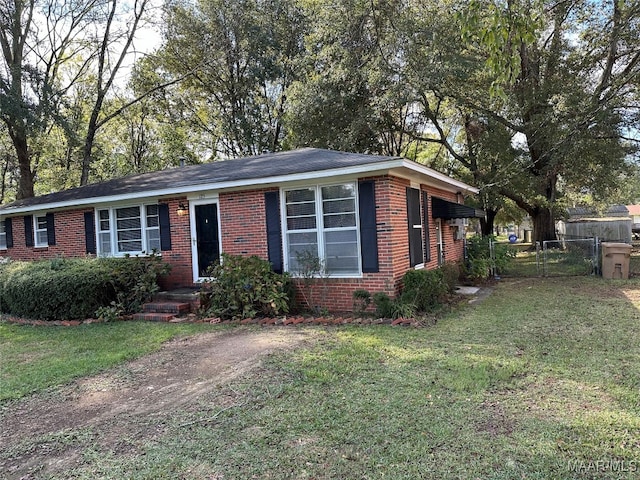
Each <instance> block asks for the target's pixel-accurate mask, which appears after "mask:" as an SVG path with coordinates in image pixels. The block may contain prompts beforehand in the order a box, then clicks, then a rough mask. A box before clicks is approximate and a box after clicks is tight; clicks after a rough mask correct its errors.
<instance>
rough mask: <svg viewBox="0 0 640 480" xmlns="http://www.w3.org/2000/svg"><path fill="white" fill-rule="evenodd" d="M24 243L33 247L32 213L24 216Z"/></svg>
mask: <svg viewBox="0 0 640 480" xmlns="http://www.w3.org/2000/svg"><path fill="white" fill-rule="evenodd" d="M24 244H25V245H26V246H27V247H33V215H25V216H24Z"/></svg>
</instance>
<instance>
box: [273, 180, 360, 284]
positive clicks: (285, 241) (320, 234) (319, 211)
mask: <svg viewBox="0 0 640 480" xmlns="http://www.w3.org/2000/svg"><path fill="white" fill-rule="evenodd" d="M337 185H351V186H352V187H353V191H354V215H355V226H353V227H338V228H331V227H327V228H325V226H324V211H323V205H322V203H323V200H322V188H323V187H331V186H337ZM304 189H312V190H314V191H315V196H314V201H315V219H316V227H315V229H306V230H295V229H294V230H289V229H288V227H287V198H286V193H287V192H290V191H294V190H304ZM359 212H360V208H359V195H358V182H357V181H355V180H348V181H334V182H328V183H320V184H314V185H309V184H304V185H296V186H291V187H286V188H281V189H280V219H281V231H282V245H283V260H284V270H285V271H287V272H290V273H291V274H292V275H294V276H296V272H291V271H290V265H289V254H288V251H289V235H288V234H289V233H302V232H309V231H312V230H313V231H315V232H316V238H317V244H318V257H319V258H320V260H321V261H322V262H323V264H325V263H326V258H327V256H326V245H325V235H324V234H325V232H332V231H342V230H355V232H356V248H357V260H358V269H357V272H352V273H334V272H327V273H326V275H327V276H329V277H331V278H362V242H361V240H360V213H359Z"/></svg>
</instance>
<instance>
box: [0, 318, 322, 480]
mask: <svg viewBox="0 0 640 480" xmlns="http://www.w3.org/2000/svg"><path fill="white" fill-rule="evenodd" d="M313 336H314V335H313V333H312V332H311V331H309V330H301V329H288V328H282V329H275V328H274V329H262V330H259V331H255V330H253V331H251V330H245V329H236V330H233V331H230V332H215V333H206V334H201V335H198V336H194V337H189V338H183V339H177V340H173V341H171V342H168V343H167V344H166V345H164V346H163V348H162V349H161V350H160V351H158V352H156V353H154V354H151V355H147V356H145V357H143V358H140V359H138V360H135V361H132V362H129V363H127V364H125V365H123V366H121V367H118V368H115V369H113V370H110V371H109V372H106V373H103V374H101V375H97V376H94V377H90V378H84V379H81V380H78V381H76V382H73V383H71V384H69V385H66V386H64V387H62V388H60V389H58V390H56V391H55V392H53V393H49V394H45V395H35V396H33V397H29V398H26V399H22V400H20V401H17V402H15V403H12V404H11V405H9V406H8V407H7V408H6V409H4V411H3V412H2V413H1V414H0V415H1V416H0V476H1V478H3V479H5V478H6V479H21V480H31V479H38V478H50V477H53V478H64V473H63V472H64V471H65V470H67V469H69V468H73V466H74V465H77V463H78V462H79V459H80V456H81V447H80V445H81V444H82V442H81V441H80V442H78V441H70V442H67V446H66V447H64V448H61V447H60V445H61V444H63V445H64V444H65V442H61V441H60V437H61V436H62V437H64V435H69V432H77V431H82V430H83V429H86V428H87V427H89V428H90V429H91V431H94V432H98V437H99V438H92V441H94V442H97V443H98V444H100V445H101V446H102V447H104V448H105V449H108V450H109V451H113V452H117V451H118V449H119V442H121V441H122V438H125V437H130V436H131V435H132V434H135V436H136V438H139V439H145V438H147V439H151V438H153V437H154V436H155V435H158V434H159V432H158V430H157V429H158V426H157V425H158V422H156V421H150V420H154V419H155V418H158V419H161V418H162V416H163V415H166V414H167V413H172V412H174V411H175V410H180V409H181V408H184V407H185V406H187V405H188V404H191V403H193V402H196V401H197V400H198V399H199V398H202V397H204V396H206V395H209V394H211V392H213V391H215V390H217V389H220V388H221V387H222V386H224V385H225V384H227V383H229V382H230V381H232V380H234V379H236V378H238V377H240V376H241V375H243V374H246V373H247V372H249V371H251V370H252V369H255V368H257V367H258V366H259V365H260V363H261V358H262V357H264V356H265V355H267V354H269V353H271V352H275V351H277V350H282V349H290V348H293V347H295V346H298V345H300V344H302V343H307V342H311V341H312V340H313ZM132 429H136V431H135V432H132ZM48 439H49V441H48ZM79 444H80V445H79ZM52 445H55V446H52ZM122 448H125V446H123V447H122ZM58 475H60V476H58Z"/></svg>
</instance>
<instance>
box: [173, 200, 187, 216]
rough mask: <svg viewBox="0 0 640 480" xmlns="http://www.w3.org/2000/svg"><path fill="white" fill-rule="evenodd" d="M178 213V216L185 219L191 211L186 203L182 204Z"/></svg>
mask: <svg viewBox="0 0 640 480" xmlns="http://www.w3.org/2000/svg"><path fill="white" fill-rule="evenodd" d="M176 213H177V214H178V216H180V217H183V216H185V215H187V214H188V213H189V209H188V208H187V206H186V205H185V204H184V203H180V204H179V205H178V210H177V212H176Z"/></svg>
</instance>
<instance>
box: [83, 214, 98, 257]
mask: <svg viewBox="0 0 640 480" xmlns="http://www.w3.org/2000/svg"><path fill="white" fill-rule="evenodd" d="M84 244H85V247H86V250H87V253H90V254H92V253H96V223H95V218H94V214H93V212H84Z"/></svg>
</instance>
